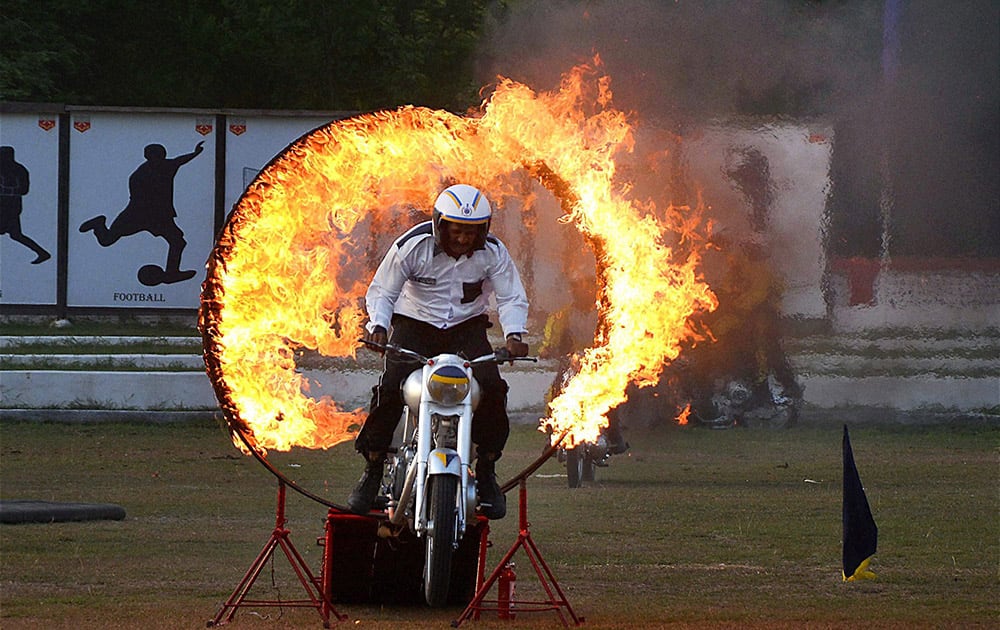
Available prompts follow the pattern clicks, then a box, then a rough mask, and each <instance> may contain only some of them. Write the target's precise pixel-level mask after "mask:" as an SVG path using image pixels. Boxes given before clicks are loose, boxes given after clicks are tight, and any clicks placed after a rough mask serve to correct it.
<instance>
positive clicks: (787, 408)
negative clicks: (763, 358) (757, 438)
mask: <svg viewBox="0 0 1000 630" xmlns="http://www.w3.org/2000/svg"><path fill="white" fill-rule="evenodd" d="M801 406H802V395H801V392H799V391H789V388H787V387H785V386H783V385H782V384H781V383H780V382H778V380H777V379H776V378H775V377H774V375H773V374H771V375H769V376H768V378H767V380H766V381H765V382H764V383H762V384H761V385H759V386H758V387H756V388H755V387H753V386H752V385H751V383H750V381H749V380H748V379H745V378H733V379H729V380H726V379H718V380H717V381H716V383H715V388H714V390H713V392H712V395H711V398H710V399H709V400H708V401H706V402H704V403H703V404H700V405H694V406H693V408H692V415H693V416H694V417H695V418H696V419H697V420H698V421H699V422H701V423H702V424H704V425H706V426H709V427H711V428H715V429H728V428H730V427H734V426H741V427H748V428H771V429H783V428H786V427H789V426H792V425H794V424H795V423H796V421H797V420H798V416H799V409H800V408H801Z"/></svg>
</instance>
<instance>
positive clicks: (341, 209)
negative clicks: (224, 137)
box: [199, 60, 716, 453]
mask: <svg viewBox="0 0 1000 630" xmlns="http://www.w3.org/2000/svg"><path fill="white" fill-rule="evenodd" d="M597 61H598V63H596V64H594V65H581V66H578V67H576V68H574V69H573V70H571V71H570V72H568V73H566V75H564V77H563V81H562V84H561V86H560V88H559V89H558V90H557V91H553V92H548V93H544V92H543V93H536V92H534V91H533V90H531V89H529V88H528V87H527V86H525V85H523V84H519V83H517V82H514V81H511V80H501V81H500V82H499V84H498V86H497V88H496V90H495V92H494V93H493V94H492V95H491V96H490V98H489V100H488V101H487V102H486V103H485V104H484V107H483V109H482V111H481V113H480V115H479V116H477V117H461V116H457V115H453V114H449V113H447V112H443V111H437V110H429V109H424V108H417V107H403V108H400V109H398V110H395V111H387V112H377V113H373V114H367V115H361V116H357V117H354V118H350V119H346V120H341V121H336V122H333V123H330V124H328V125H326V126H323V127H320V128H318V129H316V130H314V131H312V132H310V133H308V134H306V135H305V136H303V137H302V138H300V139H299V140H297V141H296V142H294V143H293V144H292V145H290V146H289V147H288V148H287V149H286V150H285V151H284V152H282V153H281V154H279V155H278V156H276V157H275V158H274V159H273V160H272V161H271V162H270V163H269V164H268V165H267V166H266V167H265V168H264V169H263V170H262V171H261V172H260V174H259V175H258V176H257V178H256V179H255V180H254V181H253V183H252V184H251V185H250V186H249V187H248V188H247V190H246V191H245V193H244V194H243V195H242V197H241V198H240V200H239V201H238V202H237V204H236V206H235V208H234V210H233V212H232V214H231V215H230V217H229V219H228V221H227V223H226V225H225V228H224V230H223V231H222V233H221V234H220V236H219V238H218V241H217V244H216V246H215V248H214V250H213V252H212V255H211V257H210V258H209V261H208V265H207V267H208V272H207V277H206V280H205V283H204V286H203V291H202V306H201V310H200V313H199V329H200V330H201V333H202V337H203V342H204V350H205V353H204V354H205V363H206V368H207V372H208V375H209V378H210V380H211V381H212V384H213V387H214V389H215V392H216V396H217V398H218V399H219V402H220V407H221V409H222V411H223V413H224V415H225V417H226V421H227V423H228V424H229V427H230V429H231V431H232V432H234V433H235V432H238V433H239V434H240V435H241V436H242V438H239V439H238V438H237V437H236V436H234V439H233V441H234V443H235V444H236V445H237V446H238V447H240V448H241V449H242V450H244V451H246V450H247V447H250V448H252V449H254V451H255V452H258V453H266V451H267V450H268V449H274V450H280V451H283V450H289V449H290V448H292V447H295V446H299V447H304V448H310V449H314V448H328V447H331V446H333V445H336V444H338V443H341V442H344V441H347V440H349V439H351V438H352V437H353V436H354V434H355V432H356V429H357V428H358V426H359V425H360V423H361V422H362V420H363V413H362V410H360V409H355V410H350V409H344V408H342V407H341V405H340V403H338V402H337V401H336V400H334V399H333V398H331V397H329V396H321V397H318V398H313V397H310V396H309V388H310V384H309V382H308V380H307V379H306V378H305V377H303V375H302V374H301V373H300V372H298V371H297V370H296V363H295V355H296V352H299V351H301V350H302V349H308V350H314V351H316V352H318V353H320V354H322V355H325V356H329V357H353V356H354V353H355V350H356V347H357V339H358V336H359V331H360V327H361V325H362V323H363V321H364V318H365V316H364V312H363V310H362V304H363V296H364V292H365V290H366V288H367V283H368V280H369V279H370V277H371V274H372V273H373V271H374V264H377V262H378V261H377V260H375V261H374V263H371V262H370V259H371V258H372V256H373V254H376V255H380V254H381V253H382V251H384V246H383V244H387V241H385V240H384V239H385V238H386V235H388V237H389V238H391V237H392V236H393V235H395V233H396V232H397V231H398V230H399V229H400V228H402V227H408V226H409V225H410V224H412V223H413V222H414V221H413V220H411V219H412V217H410V214H411V213H412V212H413V210H412V209H413V208H429V207H431V205H432V202H433V199H434V197H435V196H436V195H437V194H438V193H439V192H440V190H441V189H442V188H443V187H445V186H446V185H448V184H450V183H454V182H463V183H468V184H471V185H474V186H477V187H479V188H480V189H481V190H484V191H485V192H486V194H487V195H488V197H489V198H490V199H491V200H492V201H494V202H495V203H496V205H497V206H499V208H500V210H499V211H500V212H502V208H503V207H504V203H503V202H504V200H505V199H511V198H517V197H518V195H521V194H523V179H524V178H525V177H526V176H528V177H532V178H534V179H535V180H536V181H538V182H540V183H541V184H542V185H543V186H545V187H546V188H547V189H549V190H550V191H551V192H552V193H553V194H554V195H555V196H556V197H557V198H558V200H559V202H560V207H561V209H562V211H563V212H564V213H565V214H564V216H563V218H562V219H561V220H562V221H563V222H565V223H572V224H573V225H574V226H576V227H577V229H578V230H579V231H580V233H581V234H582V235H583V236H584V238H585V239H586V240H587V242H588V243H590V245H591V246H592V248H593V250H594V254H595V261H596V265H597V280H598V285H599V286H598V293H597V295H598V303H597V308H598V322H599V323H598V329H597V332H596V335H595V339H594V344H593V346H592V347H590V348H588V349H587V350H586V351H585V352H584V353H582V355H580V356H579V357H578V359H579V360H578V362H577V363H578V366H579V368H578V370H577V371H576V373H575V374H574V375H573V376H572V378H570V379H569V381H568V382H566V383H565V385H564V387H563V389H562V391H561V393H560V394H559V395H558V396H557V397H556V398H555V399H554V400H552V401H551V403H550V405H549V410H548V416H547V417H546V418H544V419H542V420H541V428H543V429H546V430H551V431H552V432H553V434H555V435H564V436H565V437H564V441H565V443H566V444H569V445H571V444H573V443H576V442H579V441H582V440H587V439H595V438H596V436H597V434H598V432H599V430H600V428H601V427H602V426H603V425H604V424H606V414H607V412H608V411H609V410H610V409H612V408H614V407H615V406H617V405H618V404H620V403H621V402H623V401H624V400H625V398H626V394H625V391H626V387H627V385H628V384H629V383H635V384H637V385H639V386H644V385H649V384H652V383H655V382H656V380H657V378H658V375H659V372H660V370H661V369H662V367H663V365H664V363H665V362H669V361H670V360H673V359H674V358H676V357H677V354H678V353H679V352H680V348H681V343H682V341H684V340H686V339H698V338H699V336H698V333H697V332H696V331H695V330H694V329H693V327H692V326H691V325H690V324H689V317H690V316H691V315H692V314H693V313H694V312H696V311H698V310H711V309H713V308H714V307H715V304H716V302H715V297H714V295H713V294H712V292H711V290H710V289H709V287H708V286H707V285H706V284H705V283H704V281H703V279H702V278H701V276H700V274H699V273H698V271H697V265H698V262H699V248H698V247H690V246H689V247H686V248H684V253H683V254H678V250H679V249H680V248H676V247H672V246H671V245H672V244H677V243H684V242H685V241H688V242H689V243H690V242H691V241H692V240H693V239H696V238H697V234H696V229H697V228H698V226H699V224H700V213H699V212H697V210H694V211H693V210H691V209H689V208H686V207H684V208H674V207H669V208H665V209H661V210H659V211H657V209H656V205H655V203H654V202H652V201H648V200H647V201H644V202H642V203H640V202H638V201H635V200H632V199H630V198H629V192H630V186H629V185H628V182H622V181H616V173H617V170H616V160H617V159H620V158H621V157H622V156H623V155H627V154H628V153H629V152H630V151H631V150H632V149H633V147H634V140H633V133H632V127H631V126H630V124H629V123H628V121H627V118H626V116H625V114H624V113H622V112H620V111H618V110H616V109H614V108H613V107H612V106H611V93H610V89H609V80H608V78H607V77H606V76H602V75H601V74H600V73H599V71H598V68H599V60H597ZM497 202H499V203H497ZM380 239H381V241H382V242H381V243H380Z"/></svg>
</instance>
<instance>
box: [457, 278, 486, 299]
mask: <svg viewBox="0 0 1000 630" xmlns="http://www.w3.org/2000/svg"><path fill="white" fill-rule="evenodd" d="M483 282H485V280H479V281H478V282H463V283H462V304H469V303H470V302H475V301H476V298H478V297H479V296H480V295H482V294H483Z"/></svg>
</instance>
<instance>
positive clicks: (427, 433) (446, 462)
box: [366, 342, 537, 607]
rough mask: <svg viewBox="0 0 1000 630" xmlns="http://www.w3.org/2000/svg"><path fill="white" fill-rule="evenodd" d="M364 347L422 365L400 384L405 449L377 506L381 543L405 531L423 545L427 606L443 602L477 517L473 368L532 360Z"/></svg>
mask: <svg viewBox="0 0 1000 630" xmlns="http://www.w3.org/2000/svg"><path fill="white" fill-rule="evenodd" d="M366 344H367V345H369V346H371V347H373V348H377V349H379V350H381V351H383V352H387V353H390V354H392V355H395V356H396V357H398V358H402V359H406V360H411V361H413V362H414V364H419V365H420V367H418V368H416V369H415V370H414V371H413V372H412V373H411V374H410V375H409V376H408V377H407V378H406V380H405V381H404V382H403V388H402V390H403V400H404V403H405V408H404V412H403V423H402V443H401V444H400V445H399V446H398V447H397V448H396V449H395V452H394V453H392V456H391V457H390V459H389V465H388V467H387V473H386V483H384V484H383V488H382V490H383V493H382V496H381V500H380V503H379V504H381V505H383V506H384V508H385V510H386V513H387V516H388V519H387V522H385V523H383V524H382V525H381V526H380V530H379V535H380V536H382V537H388V536H394V535H398V533H399V532H400V531H401V530H402V529H404V528H408V529H409V530H410V531H411V532H412V533H414V534H416V536H417V538H418V539H424V540H425V544H426V550H425V553H424V570H423V592H424V599H425V601H426V602H427V604H428V605H430V606H433V607H437V606H443V605H445V604H446V603H447V602H448V590H449V586H450V584H451V567H452V555H453V553H454V551H455V549H457V548H458V546H459V543H460V542H461V540H462V538H463V536H464V535H465V533H466V530H467V529H468V528H469V526H470V523H474V522H475V519H476V507H477V505H476V480H475V478H474V477H473V474H472V449H473V445H472V413H473V411H475V409H476V406H477V405H478V403H479V399H480V389H479V383H478V382H477V381H476V379H475V377H474V376H473V374H472V368H473V366H476V365H480V364H484V363H490V362H493V363H498V364H499V363H506V362H512V361H536V360H537V359H535V358H534V357H512V356H510V355H509V353H508V352H507V350H506V348H497V349H495V350H494V351H493V352H492V353H490V354H487V355H483V356H481V357H477V358H475V359H466V358H464V357H461V356H459V355H455V354H439V355H437V356H434V357H425V356H423V355H421V354H419V353H417V352H414V351H412V350H409V349H406V348H403V347H401V346H398V345H395V344H391V343H389V344H385V345H384V346H383V345H380V344H373V343H370V342H366Z"/></svg>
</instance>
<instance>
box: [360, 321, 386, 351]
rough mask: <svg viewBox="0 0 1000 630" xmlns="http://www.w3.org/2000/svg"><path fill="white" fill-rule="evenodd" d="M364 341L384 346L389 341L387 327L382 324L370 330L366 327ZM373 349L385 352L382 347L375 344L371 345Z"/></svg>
mask: <svg viewBox="0 0 1000 630" xmlns="http://www.w3.org/2000/svg"><path fill="white" fill-rule="evenodd" d="M363 339H364V342H365V343H368V344H375V345H376V346H384V345H385V344H386V342H387V341H389V334H388V333H387V332H386V330H385V328H382V327H381V326H375V327H374V328H373V329H372V330H371V331H370V332H369V330H368V329H367V328H365V336H364V338H363ZM369 347H370V348H371V349H372V350H376V351H378V352H379V353H381V352H383V350H382V349H381V348H377V347H375V346H369Z"/></svg>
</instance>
